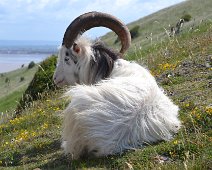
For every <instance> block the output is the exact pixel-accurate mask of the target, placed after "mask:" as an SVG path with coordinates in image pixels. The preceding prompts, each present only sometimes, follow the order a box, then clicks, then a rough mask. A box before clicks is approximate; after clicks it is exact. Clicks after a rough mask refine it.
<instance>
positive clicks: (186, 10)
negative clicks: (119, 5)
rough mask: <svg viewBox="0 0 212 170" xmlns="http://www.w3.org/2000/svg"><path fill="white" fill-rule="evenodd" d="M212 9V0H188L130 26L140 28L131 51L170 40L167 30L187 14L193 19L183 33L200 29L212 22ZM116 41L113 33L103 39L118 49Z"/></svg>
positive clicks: (184, 27)
mask: <svg viewBox="0 0 212 170" xmlns="http://www.w3.org/2000/svg"><path fill="white" fill-rule="evenodd" d="M211 9H212V1H211V0H186V1H185V2H182V3H180V4H177V5H174V6H171V7H168V8H165V9H162V10H160V11H158V12H156V13H153V14H151V15H148V16H146V17H144V18H141V19H139V20H137V21H135V22H132V23H130V24H128V25H127V26H128V28H129V29H132V28H134V27H136V26H139V30H138V31H139V36H138V37H136V38H135V39H133V41H132V46H131V49H130V50H131V51H134V49H135V48H146V47H148V46H150V45H154V44H157V43H158V42H161V41H163V40H164V38H168V36H167V34H166V30H170V27H169V26H175V25H176V23H177V22H178V21H179V19H180V18H182V17H183V16H184V15H185V14H189V15H191V17H192V18H191V20H190V22H186V23H185V24H184V26H183V28H182V31H183V32H188V31H189V30H190V29H191V28H192V27H193V28H194V29H198V25H199V24H200V23H201V22H202V21H205V20H208V21H212V12H211ZM116 39H117V36H116V34H115V33H112V32H109V33H108V34H106V35H105V36H103V37H102V40H104V42H106V43H107V44H109V45H111V46H113V47H114V46H115V47H117V48H118V45H119V44H114V42H115V40H116Z"/></svg>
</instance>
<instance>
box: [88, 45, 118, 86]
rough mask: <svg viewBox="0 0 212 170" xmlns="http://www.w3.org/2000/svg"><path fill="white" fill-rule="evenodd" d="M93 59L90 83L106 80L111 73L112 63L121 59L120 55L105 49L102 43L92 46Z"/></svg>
mask: <svg viewBox="0 0 212 170" xmlns="http://www.w3.org/2000/svg"><path fill="white" fill-rule="evenodd" d="M92 49H93V54H94V59H93V60H92V61H91V67H90V68H91V70H90V77H91V79H92V80H91V83H92V84H93V83H97V82H98V81H100V80H102V79H105V78H107V77H108V76H109V75H110V73H111V72H112V69H113V66H114V61H116V60H117V59H118V58H121V54H120V53H117V52H115V51H114V50H112V49H110V48H108V47H106V46H105V45H104V44H103V43H102V42H95V43H94V44H93V46H92Z"/></svg>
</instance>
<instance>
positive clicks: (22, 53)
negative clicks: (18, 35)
mask: <svg viewBox="0 0 212 170" xmlns="http://www.w3.org/2000/svg"><path fill="white" fill-rule="evenodd" d="M59 45H60V42H57V41H21V40H0V73H5V72H9V71H13V70H16V69H18V68H21V67H22V66H28V64H29V63H30V62H31V61H33V62H35V63H40V62H41V61H43V60H45V59H46V58H47V57H49V56H51V55H52V54H57V51H58V47H59Z"/></svg>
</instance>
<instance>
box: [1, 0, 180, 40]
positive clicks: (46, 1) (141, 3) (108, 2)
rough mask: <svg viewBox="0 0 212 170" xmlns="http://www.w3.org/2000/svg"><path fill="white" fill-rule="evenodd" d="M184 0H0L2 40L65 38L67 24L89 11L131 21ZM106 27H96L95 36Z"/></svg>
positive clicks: (126, 21) (127, 21)
mask: <svg viewBox="0 0 212 170" xmlns="http://www.w3.org/2000/svg"><path fill="white" fill-rule="evenodd" d="M182 1H183V0H93V1H92V0H0V40H50V41H61V40H62V37H63V34H64V31H65V29H66V27H67V26H68V25H69V24H70V22H71V21H72V20H73V19H74V18H76V17H77V16H79V15H81V14H83V13H85V12H89V11H101V12H107V13H110V14H112V15H115V16H116V17H118V18H120V19H121V20H122V21H124V22H125V23H130V22H132V21H135V20H137V19H139V18H141V17H143V16H146V15H148V14H150V13H153V12H155V11H158V10H160V9H162V8H165V7H168V6H171V5H173V4H176V3H179V2H182ZM107 31H108V30H106V29H99V28H98V29H95V30H92V32H91V33H92V37H97V36H100V35H103V34H105V32H107Z"/></svg>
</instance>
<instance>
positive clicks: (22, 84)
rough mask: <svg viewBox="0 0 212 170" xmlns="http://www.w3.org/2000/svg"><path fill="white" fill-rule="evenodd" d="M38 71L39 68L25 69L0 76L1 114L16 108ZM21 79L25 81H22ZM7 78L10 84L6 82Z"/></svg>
mask: <svg viewBox="0 0 212 170" xmlns="http://www.w3.org/2000/svg"><path fill="white" fill-rule="evenodd" d="M36 71H37V66H36V67H34V68H32V69H27V68H26V67H24V68H20V69H17V70H15V71H11V72H8V73H2V74H1V75H0V112H9V111H12V110H14V109H15V108H16V106H17V104H18V101H19V100H20V98H21V96H22V94H23V93H24V91H25V90H26V89H27V87H28V85H29V82H30V81H31V80H32V79H33V76H34V74H35V72H36ZM21 77H23V78H24V80H22V81H21ZM6 78H8V79H9V80H10V83H6V82H5V80H6Z"/></svg>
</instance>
